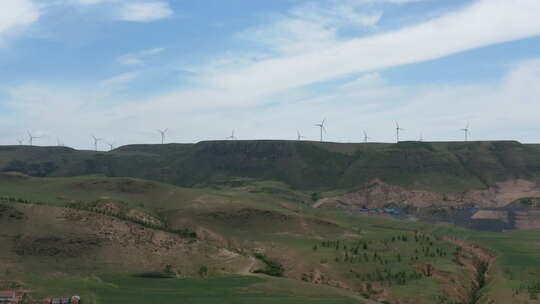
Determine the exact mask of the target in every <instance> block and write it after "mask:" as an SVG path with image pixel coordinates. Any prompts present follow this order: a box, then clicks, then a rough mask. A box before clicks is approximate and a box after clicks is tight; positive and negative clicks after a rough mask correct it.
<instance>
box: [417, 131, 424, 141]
mask: <svg viewBox="0 0 540 304" xmlns="http://www.w3.org/2000/svg"><path fill="white" fill-rule="evenodd" d="M418 141H424V133H422V132H420V137H418Z"/></svg>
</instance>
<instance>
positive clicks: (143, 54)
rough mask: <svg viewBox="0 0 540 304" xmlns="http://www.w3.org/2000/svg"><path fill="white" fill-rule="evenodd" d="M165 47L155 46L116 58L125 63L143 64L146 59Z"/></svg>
mask: <svg viewBox="0 0 540 304" xmlns="http://www.w3.org/2000/svg"><path fill="white" fill-rule="evenodd" d="M164 50H165V48H153V49H149V50H144V51H140V52H135V53H129V54H125V55H122V56H120V57H118V58H117V59H116V60H117V61H118V63H120V64H123V65H143V64H144V62H145V60H146V59H147V58H149V57H151V56H154V55H157V54H159V53H161V52H163V51H164Z"/></svg>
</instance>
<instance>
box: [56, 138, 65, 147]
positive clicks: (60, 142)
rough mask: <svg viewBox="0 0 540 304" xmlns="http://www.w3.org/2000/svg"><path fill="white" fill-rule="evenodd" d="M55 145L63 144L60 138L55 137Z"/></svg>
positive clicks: (60, 145)
mask: <svg viewBox="0 0 540 304" xmlns="http://www.w3.org/2000/svg"><path fill="white" fill-rule="evenodd" d="M56 145H57V146H59V147H63V146H64V142H63V141H62V140H61V139H60V138H57V139H56Z"/></svg>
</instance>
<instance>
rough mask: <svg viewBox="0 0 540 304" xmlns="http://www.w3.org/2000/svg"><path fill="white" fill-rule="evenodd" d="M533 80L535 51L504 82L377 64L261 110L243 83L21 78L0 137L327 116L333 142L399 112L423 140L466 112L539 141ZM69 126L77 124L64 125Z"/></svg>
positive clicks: (252, 130) (217, 129) (290, 125)
mask: <svg viewBox="0 0 540 304" xmlns="http://www.w3.org/2000/svg"><path fill="white" fill-rule="evenodd" d="M126 78H127V79H129V78H130V77H119V79H126ZM538 82H540V59H538V60H531V61H526V62H521V63H519V64H516V65H514V66H513V67H512V68H511V70H510V71H509V72H508V73H507V74H506V76H505V77H504V78H502V79H501V80H500V81H496V82H490V83H477V84H470V85H451V86H447V85H435V86H389V85H387V84H385V82H384V79H382V77H381V76H380V75H379V74H377V73H373V74H366V75H364V76H362V77H359V79H356V80H352V81H350V82H349V83H347V84H345V85H343V86H341V87H339V88H338V89H336V90H333V91H330V92H328V93H326V94H323V95H319V96H316V97H313V96H310V95H309V93H306V92H289V93H288V94H287V95H286V100H287V101H290V100H291V99H292V98H293V97H295V96H296V97H297V98H298V99H299V101H297V102H286V103H281V104H277V105H274V106H271V107H265V108H264V109H261V108H259V107H245V106H244V105H243V104H240V105H238V104H235V99H236V98H239V97H241V96H242V92H236V94H235V95H233V94H227V95H224V96H222V95H220V92H219V91H216V92H213V91H196V90H195V91H193V90H192V91H184V92H182V93H176V94H168V95H162V96H152V97H149V98H144V99H140V100H123V101H119V100H117V99H116V98H115V97H112V96H107V95H103V94H101V93H99V92H93V93H91V94H89V93H88V92H75V91H73V90H66V89H59V88H36V87H20V88H17V89H14V90H12V91H11V92H10V95H11V100H12V101H11V103H10V105H11V107H12V109H13V110H15V113H16V115H13V117H9V118H7V117H6V118H4V120H3V121H1V122H0V125H1V126H2V127H3V128H0V130H1V131H0V135H1V136H0V138H2V140H3V143H9V142H7V140H8V139H9V138H12V139H13V140H12V141H14V140H15V138H17V136H20V135H19V134H18V133H14V131H13V130H17V127H18V128H20V129H21V130H20V131H19V133H20V132H24V130H25V129H31V130H44V131H45V132H46V133H47V134H51V136H52V137H51V139H50V142H48V144H55V143H54V141H53V139H54V138H56V137H60V138H62V139H63V140H64V142H65V143H66V144H68V145H75V146H77V147H90V144H91V141H90V138H89V137H88V138H85V137H84V136H83V135H84V134H92V133H97V134H98V135H99V136H102V137H106V138H107V139H108V140H111V141H113V140H117V143H118V144H127V143H136V142H137V143H140V142H157V141H158V139H159V136H158V134H157V133H155V132H154V131H153V130H155V129H156V127H160V128H161V127H169V128H171V129H173V130H175V129H176V130H177V132H176V133H175V134H176V137H171V138H170V140H171V141H177V142H185V141H198V140H203V139H222V138H225V137H226V136H228V135H229V133H230V130H231V129H233V128H234V129H236V131H237V134H238V136H239V137H240V138H241V139H260V138H270V139H294V137H295V135H296V130H297V129H299V130H300V131H301V132H302V133H303V134H304V135H306V136H308V138H309V139H312V140H316V139H317V137H318V131H317V129H316V128H315V127H313V124H314V123H316V122H317V121H318V120H320V119H322V118H323V117H327V118H328V140H331V141H361V140H362V131H363V130H366V131H367V132H368V133H369V135H370V137H373V138H375V139H376V140H377V141H393V140H394V131H393V121H394V120H399V121H400V124H401V125H402V127H404V128H405V129H406V131H405V132H403V134H402V136H403V139H404V140H415V139H417V138H418V136H419V134H420V133H421V132H423V133H424V137H425V138H426V140H461V139H462V133H461V132H460V131H459V129H460V128H463V127H464V125H465V123H466V122H467V121H470V122H471V130H472V139H474V140H499V139H516V140H521V141H523V142H538V141H540V136H539V135H538V134H540V133H539V132H540V127H538V124H537V113H538V112H539V111H540V104H539V103H538V102H537V100H538V98H540V87H538V86H536V85H535V84H536V83H538ZM278 100H279V99H273V101H278ZM267 101H268V100H259V101H256V102H254V104H257V103H260V102H267ZM220 105H221V106H222V107H220ZM223 108H226V109H227V111H221V110H220V109H223ZM180 116H181V117H182V119H181V120H179V119H178V117H180ZM209 121H211V122H212V123H210V124H209V123H208V122H209ZM276 121H278V122H279V124H276V123H275V122H276ZM66 126H74V127H73V128H75V129H73V128H71V129H70V130H69V132H66ZM180 130H181V132H180ZM154 133H155V134H154ZM118 139H122V141H119V140H118ZM44 140H45V139H44ZM41 143H42V144H47V142H44V141H42V142H41Z"/></svg>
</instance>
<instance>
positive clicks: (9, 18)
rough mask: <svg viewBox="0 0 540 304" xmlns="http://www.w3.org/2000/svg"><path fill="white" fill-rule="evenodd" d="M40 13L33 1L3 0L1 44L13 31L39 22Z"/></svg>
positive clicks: (1, 6)
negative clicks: (3, 38)
mask: <svg viewBox="0 0 540 304" xmlns="http://www.w3.org/2000/svg"><path fill="white" fill-rule="evenodd" d="M39 17H40V11H39V8H38V6H37V5H36V4H35V3H34V2H33V1H32V0H3V1H2V3H1V4H0V43H1V42H2V41H1V39H2V37H5V36H6V35H7V34H9V33H11V32H12V31H15V30H18V29H20V28H23V27H25V26H28V25H31V24H33V23H34V22H36V21H38V19H39Z"/></svg>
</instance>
